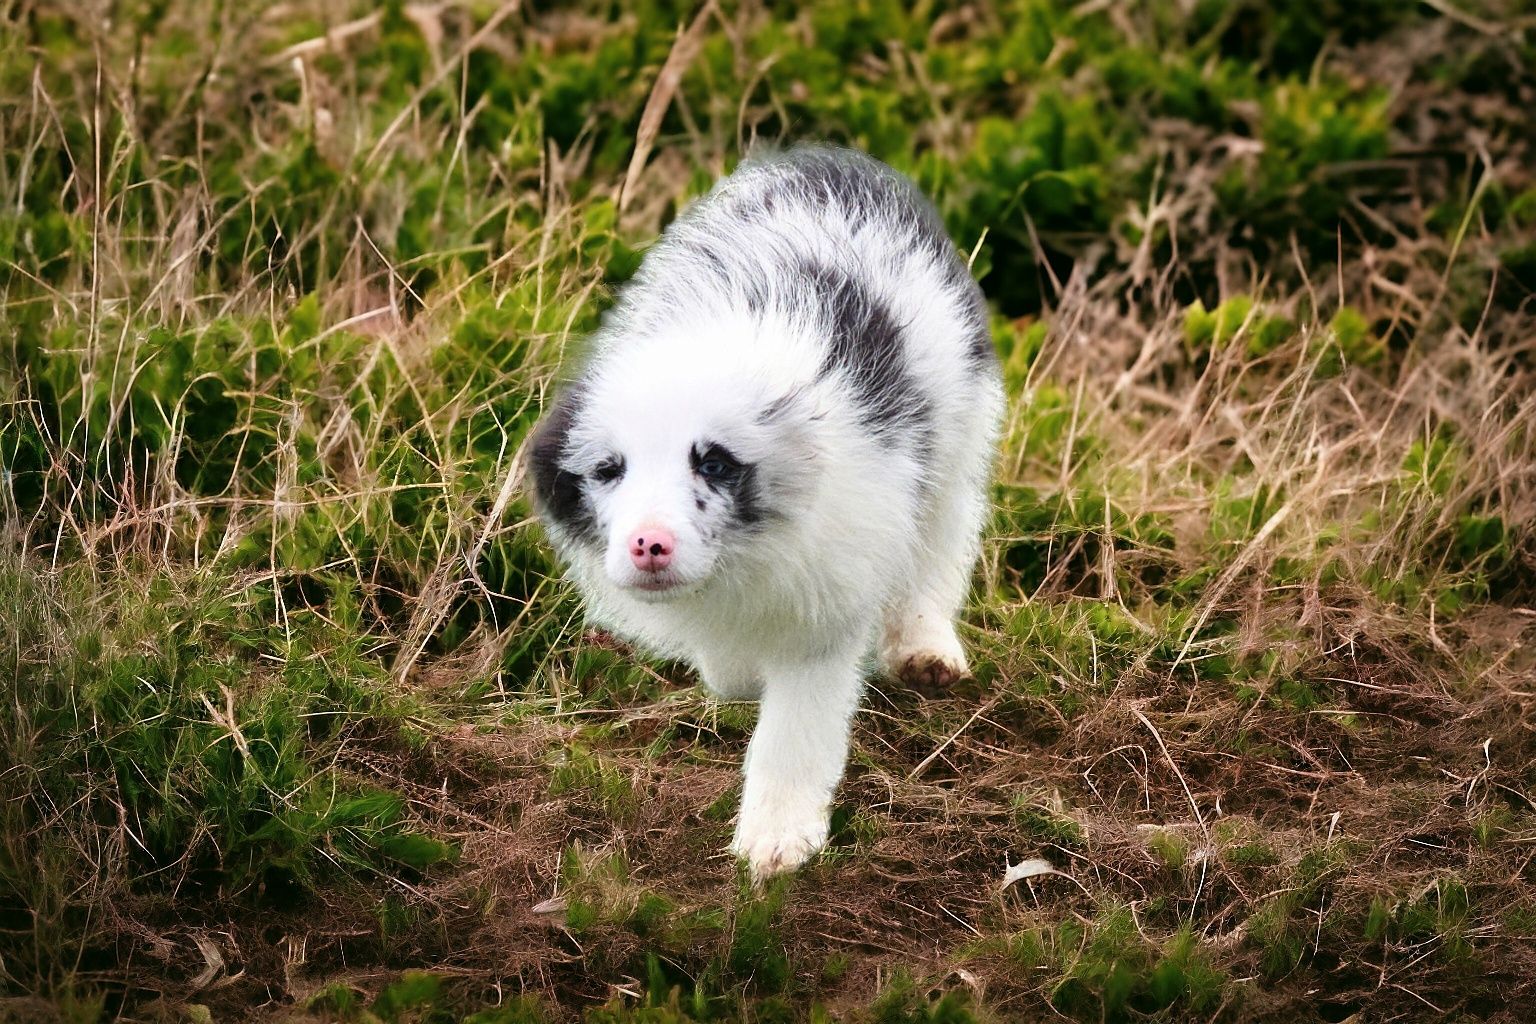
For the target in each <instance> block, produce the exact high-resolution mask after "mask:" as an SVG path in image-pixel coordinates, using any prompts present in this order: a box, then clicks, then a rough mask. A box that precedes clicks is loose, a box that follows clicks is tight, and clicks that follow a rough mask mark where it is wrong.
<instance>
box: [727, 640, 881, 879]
mask: <svg viewBox="0 0 1536 1024" xmlns="http://www.w3.org/2000/svg"><path fill="white" fill-rule="evenodd" d="M764 676H765V678H764V686H763V691H762V697H761V704H760V705H759V709H758V717H757V728H756V730H755V731H754V732H753V733H752V741H751V743H750V744H748V746H747V757H746V764H745V771H746V782H745V784H744V786H743V787H742V794H741V813H740V815H739V816H738V817H737V820H736V838H735V839H734V840H733V841H732V843H731V850H732V851H733V852H734V853H735V854H736V855H737V856H739V857H742V858H745V859H746V861H747V864H748V866H750V867H751V869H752V877H753V878H754V879H763V878H767V877H768V876H770V875H774V874H778V873H779V872H781V871H791V870H793V869H795V868H797V867H799V866H800V865H801V864H803V863H805V861H806V860H808V859H809V858H810V856H811V855H812V854H814V853H815V852H816V851H817V850H819V849H821V847H822V845H823V844H825V843H826V841H827V818H828V815H829V814H830V813H831V808H832V794H833V791H835V790H836V789H837V783H838V780H839V779H841V778H842V776H843V765H844V763H845V762H846V761H847V760H848V729H849V726H850V724H851V722H852V719H853V713H854V711H855V710H856V709H857V708H858V704H859V691H860V689H861V686H862V679H861V676H860V672H859V660H858V658H857V656H855V655H852V654H846V653H845V654H843V655H841V656H839V657H837V658H834V659H827V660H817V661H812V662H807V663H804V664H800V665H794V666H773V667H770V668H768V670H767V671H766V672H765V673H764Z"/></svg>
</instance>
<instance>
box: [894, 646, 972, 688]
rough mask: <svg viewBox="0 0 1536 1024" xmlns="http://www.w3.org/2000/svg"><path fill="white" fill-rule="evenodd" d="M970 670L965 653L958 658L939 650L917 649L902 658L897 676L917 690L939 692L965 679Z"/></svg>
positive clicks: (897, 668) (896, 672) (897, 669)
mask: <svg viewBox="0 0 1536 1024" xmlns="http://www.w3.org/2000/svg"><path fill="white" fill-rule="evenodd" d="M968 672H969V669H968V668H967V667H966V664H965V657H964V655H962V656H960V657H959V658H956V657H954V656H953V655H952V654H947V653H940V652H937V651H915V652H913V653H912V654H909V655H907V656H906V657H905V658H903V659H902V661H901V663H900V664H899V665H898V666H897V667H896V670H895V676H896V678H897V679H899V680H901V681H902V682H903V683H905V684H906V685H908V686H910V687H912V688H914V689H916V690H920V691H922V692H924V693H938V692H942V691H943V690H946V689H948V688H949V687H951V686H953V685H954V684H955V683H957V682H959V681H960V680H961V679H964V678H965V676H966V675H967V673H968Z"/></svg>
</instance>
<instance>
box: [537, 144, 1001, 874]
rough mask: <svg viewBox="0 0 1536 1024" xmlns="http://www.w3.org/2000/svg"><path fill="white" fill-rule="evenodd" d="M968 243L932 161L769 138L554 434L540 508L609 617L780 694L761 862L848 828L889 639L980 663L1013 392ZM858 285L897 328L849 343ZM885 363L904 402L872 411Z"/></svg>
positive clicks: (605, 344) (643, 641)
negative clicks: (925, 180)
mask: <svg viewBox="0 0 1536 1024" xmlns="http://www.w3.org/2000/svg"><path fill="white" fill-rule="evenodd" d="M935 238H939V239H940V240H939V241H938V242H936V241H935ZM957 261H958V257H957V256H956V254H955V252H954V250H953V247H952V246H951V245H949V244H947V243H946V242H943V241H942V238H941V234H940V232H939V228H938V226H937V220H936V217H935V216H934V215H933V214H932V212H931V208H929V207H928V206H927V205H926V202H925V201H924V200H922V199H921V197H920V196H918V195H917V194H916V191H915V189H913V188H912V186H911V185H910V183H908V182H906V180H905V179H902V178H900V177H899V176H897V175H896V174H895V173H894V172H892V171H890V170H889V169H888V168H885V167H884V166H883V165H880V164H877V163H875V162H874V161H872V160H869V159H868V158H867V157H862V156H859V155H858V154H853V153H849V152H846V151H841V150H832V149H825V148H805V149H797V150H792V151H789V152H788V153H784V154H776V155H770V156H768V157H767V158H763V159H755V160H749V161H747V162H746V163H744V164H743V165H742V167H741V168H740V169H739V170H738V171H737V172H736V173H735V174H733V175H731V176H730V177H728V178H725V179H723V180H722V181H721V182H720V183H719V184H718V185H717V186H716V188H715V189H714V191H713V192H711V193H710V195H709V196H707V197H705V198H704V199H703V200H701V201H700V202H699V203H697V204H695V206H694V207H693V208H692V209H690V210H689V211H687V212H686V213H685V214H684V215H683V216H682V217H681V218H680V219H679V220H678V221H676V222H675V223H674V224H672V225H671V227H669V228H668V230H667V231H666V232H665V234H664V235H663V237H662V239H661V240H660V242H659V243H658V244H657V245H656V246H655V248H653V249H652V250H651V252H650V253H649V254H648V255H647V257H646V259H645V262H644V265H643V267H642V268H641V270H640V272H639V274H638V275H637V276H636V279H635V280H634V281H633V282H632V283H631V284H630V285H628V286H627V287H626V289H625V290H624V291H623V293H622V294H621V296H620V298H619V302H618V304H617V305H616V306H615V308H614V309H613V310H612V311H610V313H609V314H608V316H607V318H606V320H605V322H604V325H603V327H602V329H601V330H600V331H599V333H598V334H597V336H596V337H595V338H594V339H593V342H594V344H593V350H592V354H591V357H590V361H589V362H588V364H587V365H586V366H585V367H584V368H583V369H582V370H581V371H580V373H579V375H578V377H577V379H576V381H575V383H574V384H573V385H572V386H571V387H570V388H568V389H567V390H566V392H565V395H564V397H563V399H562V401H563V402H565V403H566V405H565V407H564V408H563V409H560V410H559V411H558V412H557V413H556V414H553V415H551V416H550V417H549V419H548V420H546V424H545V426H544V427H542V428H541V433H540V436H539V437H537V438H536V439H535V443H534V460H535V476H536V478H537V482H538V485H539V486H538V494H537V498H538V504H539V508H540V511H541V513H542V514H543V517H544V520H545V522H546V524H547V526H548V528H549V533H550V535H551V537H552V538H553V540H554V542H555V544H556V546H557V548H558V550H559V551H560V553H561V555H562V556H563V557H564V558H565V559H566V560H567V561H568V563H569V565H570V573H571V576H572V578H573V579H574V580H575V581H576V583H577V584H578V586H579V588H580V590H581V591H582V593H583V595H584V596H585V598H586V601H587V606H588V612H589V616H590V618H591V619H593V620H594V621H595V622H597V623H600V624H602V625H605V626H607V627H608V628H611V629H613V630H614V631H616V632H618V633H620V634H621V635H623V636H626V637H628V638H630V639H632V640H633V641H635V642H637V643H638V644H640V645H641V646H642V647H644V648H645V649H647V650H649V651H651V652H653V653H655V654H658V655H664V656H668V657H674V658H680V659H683V660H685V661H687V662H688V663H690V664H692V665H693V666H694V667H695V668H696V669H697V670H698V672H699V675H700V677H701V679H702V680H703V683H704V685H705V686H706V687H708V688H709V689H710V690H711V691H713V692H714V693H716V694H717V695H719V696H720V697H723V698H726V699H733V700H734V699H757V700H759V701H760V702H761V706H760V711H759V718H758V723H757V728H756V731H755V732H754V734H753V737H752V740H751V743H750V745H749V747H748V750H747V755H746V764H745V772H746V780H745V787H744V790H743V794H742V805H741V811H740V814H739V816H738V820H737V828H736V835H735V840H734V842H733V844H732V848H733V850H734V851H735V852H736V853H737V854H739V855H740V856H742V857H744V858H745V859H746V860H747V862H748V863H749V865H750V867H751V869H752V871H753V873H754V875H755V876H756V877H763V876H766V875H769V874H772V873H775V872H778V871H782V870H786V869H792V868H794V867H796V866H798V865H799V864H801V863H802V862H804V861H805V860H806V859H807V858H808V857H810V856H811V855H812V854H813V853H815V852H816V850H818V849H819V848H820V847H821V846H822V845H823V844H824V843H825V841H826V838H827V820H828V813H829V809H830V806H831V801H832V797H833V793H834V791H835V789H836V787H837V784H838V781H839V779H840V778H841V776H842V772H843V765H844V762H845V760H846V758H847V751H848V733H849V725H850V720H851V718H852V716H853V714H854V711H855V710H856V708H857V706H858V703H859V696H860V690H861V687H862V681H863V677H864V674H865V670H864V666H865V664H866V661H865V659H866V658H867V657H868V655H870V654H871V653H877V654H878V657H879V662H880V667H881V668H882V669H883V670H885V671H887V672H891V673H893V674H908V675H911V674H921V673H922V672H923V670H924V667H925V666H927V667H928V668H929V669H932V670H934V671H935V672H936V673H937V675H939V676H941V677H947V676H955V675H959V674H961V673H963V672H964V671H965V654H964V651H963V650H962V648H961V645H960V642H959V640H958V639H957V637H956V635H955V628H954V620H955V616H956V614H957V613H958V611H959V610H960V608H961V607H962V605H963V603H964V599H965V596H966V593H967V590H968V587H969V584H970V575H971V570H972V567H973V565H974V563H975V559H976V555H977V548H978V543H979V536H980V531H981V528H982V525H983V520H984V517H985V515H986V511H987V508H988V503H987V496H986V495H987V484H988V479H989V474H990V469H991V464H992V458H993V448H994V444H995V438H996V432H997V425H998V421H999V418H1000V416H1001V412H1002V409H1003V393H1002V387H1001V383H1000V380H999V375H998V372H997V368H996V365H995V360H994V359H993V357H992V356H991V354H990V347H989V343H987V342H985V341H984V340H978V339H984V337H985V309H984V307H983V306H982V305H981V302H980V298H979V292H977V290H976V287H975V285H974V283H973V282H971V280H970V278H969V276H968V275H967V274H966V273H965V272H964V269H963V267H960V266H959V265H958V262H957ZM807 267H813V268H819V270H818V271H817V273H819V274H821V275H822V276H820V277H816V276H815V275H814V274H813V275H811V278H808V276H807V270H806V268H807ZM812 278H814V280H812ZM808 281H809V282H810V283H808ZM818 282H819V283H818ZM829 282H830V283H829ZM842 285H846V288H845V290H844V291H843V292H842V293H840V294H842V295H843V296H844V297H845V298H846V296H847V295H849V294H853V295H857V296H859V297H861V298H863V299H867V300H869V304H870V305H871V307H872V308H877V309H878V310H879V314H878V315H879V316H881V317H884V319H878V320H877V319H871V318H863V319H861V318H859V317H857V316H851V315H850V316H845V317H844V318H843V320H842V321H841V324H842V325H843V326H844V327H846V326H847V325H848V324H852V325H853V326H854V327H855V328H856V330H855V332H854V333H858V332H859V331H860V330H864V328H866V327H867V328H868V330H867V331H866V332H865V333H868V334H869V335H871V336H874V335H877V334H879V333H880V332H879V331H878V330H876V328H878V327H880V326H882V325H883V326H884V327H886V328H887V329H888V333H887V334H884V335H880V336H881V337H888V336H894V337H895V338H896V339H897V342H896V344H895V347H894V348H890V347H887V348H881V347H879V346H878V345H871V346H870V347H868V348H866V349H864V350H861V351H862V352H863V354H862V355H859V356H855V357H852V361H851V362H850V361H844V362H842V363H837V362H834V361H833V360H832V357H831V356H829V350H830V346H831V345H832V344H833V337H832V336H833V335H835V334H836V333H837V331H838V327H839V321H838V319H837V316H836V311H837V310H838V309H843V310H854V311H858V310H860V309H863V308H864V307H862V306H859V305H858V304H856V303H854V304H848V305H843V306H839V305H837V303H836V302H835V301H833V300H834V299H835V296H834V294H833V293H834V286H842ZM823 299H826V300H827V301H825V302H824V301H822V300H823ZM861 325H863V326H861ZM891 325H895V329H894V330H893V331H891V330H889V328H891ZM978 332H979V333H978ZM867 340H868V339H865V338H862V337H861V338H855V339H852V340H849V339H844V342H845V344H848V345H851V346H852V347H853V348H854V349H858V346H859V345H861V344H865V343H866V342H867ZM978 346H981V347H982V348H984V349H985V355H978V354H977V350H978ZM860 359H862V360H863V362H862V363H860ZM887 371H889V373H887ZM861 373H862V374H863V378H862V379H863V384H862V386H861V384H860V380H861V376H860V375H861ZM877 378H878V379H879V380H881V381H883V382H884V383H887V384H890V385H891V387H890V391H891V394H892V395H894V396H896V397H897V399H899V400H893V403H892V406H893V408H888V409H886V412H887V413H888V415H887V416H886V417H885V418H884V419H883V420H880V421H877V422H872V421H871V416H872V415H873V414H872V412H871V410H872V406H871V404H870V403H871V397H872V394H874V393H875V392H872V391H871V388H872V385H871V384H870V383H869V381H870V380H874V379H877ZM887 378H889V379H887ZM707 443H714V444H717V445H719V446H721V447H722V448H723V449H724V450H726V451H728V452H729V454H730V455H732V456H734V458H735V459H736V460H737V461H738V462H739V463H740V464H741V465H743V466H746V467H750V476H751V480H752V488H751V494H752V496H753V497H754V498H755V499H756V501H757V503H758V506H759V507H757V508H756V510H757V511H759V512H761V516H760V518H758V519H757V520H756V521H755V522H753V521H749V520H750V516H751V513H752V511H753V510H754V505H753V503H752V502H749V501H746V500H744V499H743V495H744V494H747V493H748V492H747V490H746V489H745V485H744V484H742V483H741V482H740V481H741V479H743V478H742V477H740V476H737V477H734V478H732V482H731V483H729V484H728V485H721V486H711V484H710V483H709V482H708V481H706V480H704V479H703V478H702V477H701V476H700V473H701V472H702V470H699V469H698V466H699V465H700V464H699V452H700V446H701V445H704V444H707ZM690 453H692V454H690ZM619 460H622V465H623V472H622V476H620V477H619V478H617V479H613V480H610V481H608V482H606V483H603V482H599V481H598V480H597V479H596V478H595V477H594V474H595V473H598V472H599V470H600V468H601V467H603V466H604V465H605V464H607V465H608V466H609V467H610V468H611V467H612V466H614V465H617V464H618V461H619ZM562 488H563V490H562ZM561 495H563V496H564V498H563V500H562V498H561ZM701 501H702V502H703V504H704V507H703V508H700V507H699V503H700V502H701ZM744 517H747V518H744ZM646 525H651V526H655V525H661V526H664V527H666V528H667V529H670V530H671V531H672V532H673V533H674V535H675V537H676V541H677V543H676V553H675V556H674V558H673V562H672V565H671V567H669V569H668V570H666V573H665V574H663V575H664V576H665V581H664V582H666V583H669V584H671V586H670V589H667V590H665V591H663V592H659V593H658V592H652V591H645V590H639V589H637V588H636V587H635V584H636V583H638V582H641V581H642V579H647V578H649V577H647V574H646V573H644V572H642V571H640V570H638V569H636V568H635V567H634V565H632V564H631V561H630V558H629V555H628V539H629V537H630V535H631V533H633V532H634V531H636V530H637V529H639V528H641V527H643V526H646Z"/></svg>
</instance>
